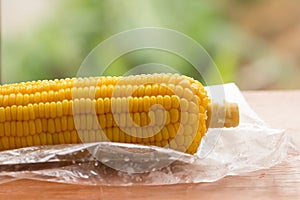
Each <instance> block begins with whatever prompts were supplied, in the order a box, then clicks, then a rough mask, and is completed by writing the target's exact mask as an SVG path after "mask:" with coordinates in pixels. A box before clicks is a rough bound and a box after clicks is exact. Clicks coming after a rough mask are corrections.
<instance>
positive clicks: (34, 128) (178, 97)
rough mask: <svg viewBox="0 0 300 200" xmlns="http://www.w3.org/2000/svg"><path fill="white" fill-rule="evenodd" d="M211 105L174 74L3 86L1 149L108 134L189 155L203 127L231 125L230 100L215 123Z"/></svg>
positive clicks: (234, 115)
mask: <svg viewBox="0 0 300 200" xmlns="http://www.w3.org/2000/svg"><path fill="white" fill-rule="evenodd" d="M213 108H216V106H211V105H210V99H209V97H208V96H207V92H206V91H205V89H204V87H203V86H202V84H201V83H200V82H198V81H196V80H194V79H192V78H189V77H186V76H180V75H178V74H151V75H137V76H129V77H92V78H72V79H61V80H53V81H51V80H50V81H48V80H44V81H32V82H26V83H18V84H8V85H2V86H0V150H7V149H14V148H20V147H27V146H32V145H52V144H70V143H71V144H74V143H80V142H100V141H112V142H124V143H136V144H144V145H156V146H160V147H169V148H172V149H175V150H179V151H183V152H187V153H190V154H193V153H195V152H196V150H197V148H198V146H199V144H200V141H201V138H202V137H203V136H204V134H205V133H206V131H207V127H208V126H210V127H220V126H224V125H225V126H226V127H230V126H236V125H237V124H238V119H239V116H238V108H237V106H236V105H235V104H226V108H227V109H226V108H224V107H223V108H224V109H220V107H218V110H223V113H224V117H225V118H224V119H225V120H223V121H222V120H221V121H222V123H219V122H220V120H219V119H220V117H219V116H218V117H215V119H214V118H213V117H212V116H214V115H213V114H212V113H213V112H212V110H214V109H213ZM217 115H218V114H217ZM213 122H218V123H213ZM210 124H211V125H210Z"/></svg>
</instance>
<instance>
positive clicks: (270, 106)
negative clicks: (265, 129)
mask: <svg viewBox="0 0 300 200" xmlns="http://www.w3.org/2000/svg"><path fill="white" fill-rule="evenodd" d="M243 94H244V95H245V97H246V99H247V101H248V102H249V103H250V105H251V106H252V107H253V108H254V110H255V111H256V112H257V113H258V114H259V115H260V117H261V118H263V119H264V120H265V121H266V122H268V123H269V124H271V125H272V127H274V128H284V129H286V130H287V131H288V134H289V135H290V136H291V137H292V138H293V140H294V141H295V143H296V144H297V145H300V90H299V91H259V92H257V91H255V92H254V91H253V92H252V91H248V92H244V93H243ZM0 199H22V200H25V199H51V200H55V199H89V200H92V199H144V200H145V199H159V200H161V199H206V200H210V199H291V200H296V199H300V160H299V161H293V162H290V163H282V164H280V165H278V166H275V167H273V168H271V169H267V170H261V171H257V172H253V173H248V174H244V175H241V176H233V177H226V178H223V179H221V180H220V181H217V182H215V183H200V184H181V185H169V186H148V187H145V186H143V187H136V186H135V187H104V186H81V185H68V184H59V183H48V182H40V181H32V180H19V181H14V182H10V183H6V184H2V185H0Z"/></svg>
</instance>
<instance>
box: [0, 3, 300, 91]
mask: <svg viewBox="0 0 300 200" xmlns="http://www.w3.org/2000/svg"><path fill="white" fill-rule="evenodd" d="M1 4H2V5H1V34H2V37H1V48H2V49H1V67H2V74H1V79H2V83H12V82H20V81H27V80H35V79H54V78H64V77H72V76H76V73H77V71H78V69H79V67H80V65H81V63H82V61H83V60H84V58H85V57H86V56H87V55H88V53H89V52H90V51H91V50H92V49H93V48H94V47H95V46H96V45H97V44H99V43H100V42H101V41H103V40H105V39H107V38H109V37H110V36H112V35H113V34H116V33H119V32H121V31H125V30H128V29H133V28H141V27H163V28H169V29H174V30H176V31H180V32H182V33H184V34H186V35H187V36H189V37H191V38H193V39H194V40H196V41H197V42H198V43H199V44H201V45H202V46H203V47H204V48H205V49H206V50H207V52H208V53H209V55H210V56H211V57H212V59H213V60H214V62H215V63H216V65H217V66H218V68H219V71H220V72H221V75H222V78H223V81H224V82H236V83H237V84H238V85H239V86H240V88H241V89H295V88H300V81H299V77H300V37H299V36H300V6H299V2H298V1H297V0H276V1H272V0H264V1H262V0H254V1H251V0H223V1H217V0H212V1H200V0H189V1H185V0H130V1H125V0H25V1H24V0H2V1H1ZM153 60H155V61H156V62H161V63H167V64H169V65H171V66H175V67H178V69H179V71H180V72H181V73H183V74H186V75H190V76H193V75H194V71H193V70H192V68H191V66H189V63H187V62H186V61H184V60H183V59H180V58H178V57H177V56H175V55H172V54H170V53H166V52H157V51H151V50H145V51H142V52H134V53H130V54H128V55H125V56H122V58H120V59H118V60H117V61H116V62H114V63H113V64H112V66H111V68H110V69H109V70H108V71H107V72H106V74H112V75H120V74H122V73H124V72H126V71H127V70H128V69H130V68H131V67H134V66H136V65H139V64H143V63H148V62H152V61H153ZM196 78H197V77H196ZM210 78H211V79H214V78H216V77H214V76H213V75H212V76H211V77H210Z"/></svg>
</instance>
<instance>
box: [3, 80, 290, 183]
mask: <svg viewBox="0 0 300 200" xmlns="http://www.w3.org/2000/svg"><path fill="white" fill-rule="evenodd" d="M220 87H222V89H224V91H225V96H226V97H225V99H226V100H227V101H230V102H236V103H238V104H239V109H240V125H239V126H238V127H236V128H224V129H209V130H208V132H207V134H206V136H205V137H204V138H203V139H202V142H201V145H200V147H199V148H198V151H197V153H196V154H194V155H189V154H184V153H181V152H177V151H173V150H170V149H165V148H159V147H154V146H142V145H133V144H121V143H110V142H102V143H88V144H77V145H53V146H41V147H28V148H21V149H16V150H9V151H3V152H0V183H4V182H7V181H12V180H16V179H35V180H43V181H54V182H63V183H73V184H88V185H163V184H176V183H199V182H213V181H216V180H219V179H221V178H222V177H224V176H227V175H238V174H241V173H245V172H251V171H255V170H259V169H265V168H269V167H272V166H274V165H276V164H278V163H280V162H282V161H284V160H285V159H287V156H288V154H289V151H290V149H291V147H292V145H291V142H290V140H289V138H288V137H287V135H286V133H285V131H284V130H278V129H272V128H271V127H269V126H268V125H267V124H266V123H264V122H263V121H262V120H261V119H260V118H259V117H258V116H257V115H256V114H255V112H254V111H253V110H252V109H251V108H250V107H249V105H248V104H247V102H246V101H245V99H244V98H243V96H242V94H241V92H240V91H239V89H238V88H237V87H236V86H235V85H234V84H225V85H219V86H212V87H208V88H207V89H208V91H209V92H212V91H216V90H218V89H220ZM96 158H97V159H96Z"/></svg>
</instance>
